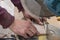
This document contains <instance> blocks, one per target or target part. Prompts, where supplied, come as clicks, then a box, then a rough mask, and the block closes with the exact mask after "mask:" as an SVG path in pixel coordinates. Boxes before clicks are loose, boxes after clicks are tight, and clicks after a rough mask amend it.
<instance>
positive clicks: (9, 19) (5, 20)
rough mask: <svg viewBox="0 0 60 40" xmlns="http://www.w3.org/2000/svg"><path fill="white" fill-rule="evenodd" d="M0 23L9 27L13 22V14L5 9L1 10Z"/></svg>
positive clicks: (4, 26)
mask: <svg viewBox="0 0 60 40" xmlns="http://www.w3.org/2000/svg"><path fill="white" fill-rule="evenodd" d="M1 14H2V15H0V24H1V25H2V26H3V28H7V27H9V26H10V25H11V24H12V23H13V22H14V16H12V15H10V14H9V13H8V12H7V11H6V10H5V9H3V10H1Z"/></svg>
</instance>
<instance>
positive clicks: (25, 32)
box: [10, 20, 37, 38]
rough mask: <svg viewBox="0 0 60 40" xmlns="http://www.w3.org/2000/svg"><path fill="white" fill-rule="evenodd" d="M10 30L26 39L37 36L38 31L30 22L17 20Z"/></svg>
mask: <svg viewBox="0 0 60 40" xmlns="http://www.w3.org/2000/svg"><path fill="white" fill-rule="evenodd" d="M10 29H11V30H12V31H13V32H15V33H16V34H18V35H20V36H23V37H24V38H28V37H32V36H33V35H35V34H37V29H36V28H35V27H34V26H33V25H32V23H31V22H30V20H15V21H14V23H13V24H12V25H11V26H10Z"/></svg>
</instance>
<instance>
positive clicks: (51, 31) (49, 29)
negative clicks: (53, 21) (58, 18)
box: [45, 23, 60, 40]
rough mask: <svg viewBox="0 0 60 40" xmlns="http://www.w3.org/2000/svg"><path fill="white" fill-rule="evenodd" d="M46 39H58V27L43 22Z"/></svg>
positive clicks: (59, 39) (59, 37)
mask: <svg viewBox="0 0 60 40" xmlns="http://www.w3.org/2000/svg"><path fill="white" fill-rule="evenodd" d="M45 27H46V33H47V34H48V35H47V40H60V28H57V27H55V26H53V25H50V24H47V23H46V24H45Z"/></svg>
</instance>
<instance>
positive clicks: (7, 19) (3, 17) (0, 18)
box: [0, 0, 23, 28]
mask: <svg viewBox="0 0 60 40" xmlns="http://www.w3.org/2000/svg"><path fill="white" fill-rule="evenodd" d="M11 2H12V3H13V4H14V5H15V6H16V7H17V8H18V10H19V11H22V10H23V7H22V5H21V2H20V0H11ZM13 22H14V16H12V15H10V14H9V13H8V12H7V10H5V9H4V8H2V7H0V24H1V25H2V26H3V28H7V27H9V26H10V25H11V24H12V23H13Z"/></svg>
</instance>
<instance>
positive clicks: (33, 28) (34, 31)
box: [30, 26, 37, 35]
mask: <svg viewBox="0 0 60 40" xmlns="http://www.w3.org/2000/svg"><path fill="white" fill-rule="evenodd" d="M30 31H31V32H32V33H33V34H34V35H35V34H36V33H37V29H36V28H35V27H34V26H31V27H30Z"/></svg>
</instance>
